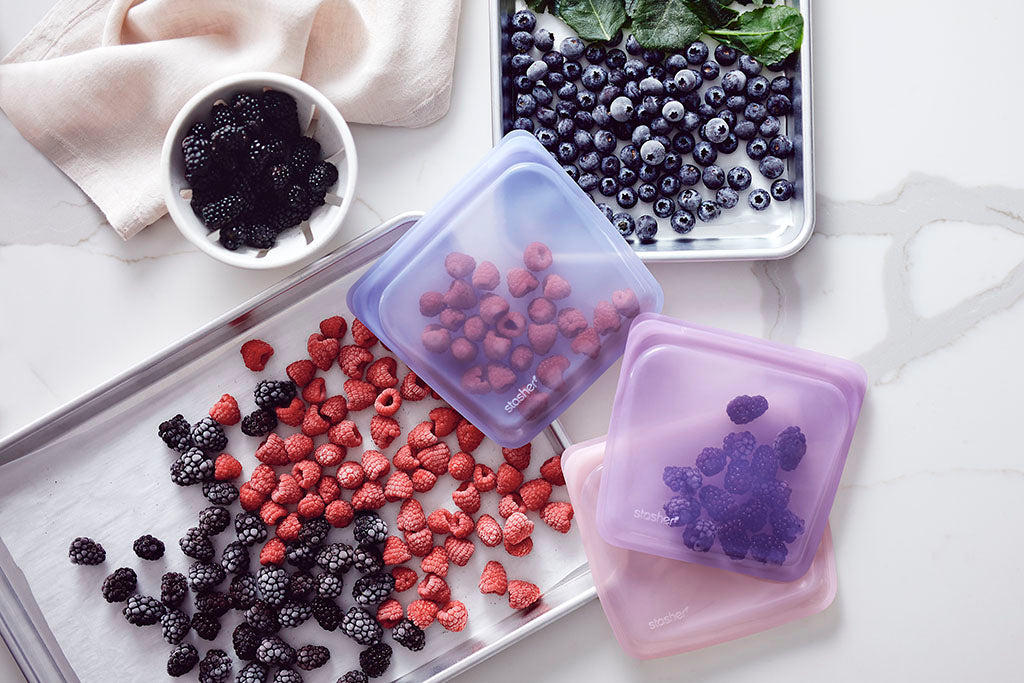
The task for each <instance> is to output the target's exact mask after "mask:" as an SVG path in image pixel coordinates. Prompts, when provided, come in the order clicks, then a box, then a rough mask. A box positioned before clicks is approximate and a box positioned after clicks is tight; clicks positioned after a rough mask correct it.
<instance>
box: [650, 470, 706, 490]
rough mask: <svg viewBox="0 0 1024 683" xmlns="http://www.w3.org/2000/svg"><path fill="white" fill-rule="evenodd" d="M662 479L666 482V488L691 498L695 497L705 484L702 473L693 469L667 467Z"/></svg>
mask: <svg viewBox="0 0 1024 683" xmlns="http://www.w3.org/2000/svg"><path fill="white" fill-rule="evenodd" d="M661 479H662V481H664V482H665V486H667V487H669V488H670V489H672V490H673V491H675V492H676V493H683V494H686V495H691V496H692V495H695V494H696V493H697V491H698V490H700V486H701V484H703V483H704V479H703V477H701V476H700V472H699V471H697V470H696V469H694V468H693V467H666V468H665V471H664V472H662V475H661Z"/></svg>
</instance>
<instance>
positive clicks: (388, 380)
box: [366, 356, 398, 389]
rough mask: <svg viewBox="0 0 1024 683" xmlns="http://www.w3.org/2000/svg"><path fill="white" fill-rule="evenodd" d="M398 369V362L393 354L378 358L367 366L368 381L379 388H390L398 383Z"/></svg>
mask: <svg viewBox="0 0 1024 683" xmlns="http://www.w3.org/2000/svg"><path fill="white" fill-rule="evenodd" d="M397 369H398V362H397V361H395V359H394V358H392V357H391V356H384V357H383V358H378V359H377V360H375V361H374V362H373V363H371V364H370V367H368V368H366V381H367V382H369V383H370V384H372V385H373V386H375V387H377V388H378V389H390V388H391V387H393V386H397V385H398V378H397V377H395V371H396V370H397Z"/></svg>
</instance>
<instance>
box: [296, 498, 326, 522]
mask: <svg viewBox="0 0 1024 683" xmlns="http://www.w3.org/2000/svg"><path fill="white" fill-rule="evenodd" d="M324 507H325V506H324V501H323V499H322V498H320V496H318V495H316V494H315V493H313V492H312V491H310V492H309V493H307V494H306V495H305V496H303V497H302V500H300V501H299V504H298V505H297V506H296V507H295V510H296V511H297V512H298V513H299V514H300V515H301V516H302V517H305V518H306V519H314V518H316V517H319V516H320V515H322V514H324Z"/></svg>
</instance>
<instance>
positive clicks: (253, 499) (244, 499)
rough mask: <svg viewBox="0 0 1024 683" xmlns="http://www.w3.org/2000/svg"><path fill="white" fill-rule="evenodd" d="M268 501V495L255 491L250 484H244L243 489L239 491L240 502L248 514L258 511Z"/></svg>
mask: <svg viewBox="0 0 1024 683" xmlns="http://www.w3.org/2000/svg"><path fill="white" fill-rule="evenodd" d="M266 499H267V494H265V493H260V492H259V491H257V490H255V489H254V488H253V487H252V484H250V483H249V482H246V483H244V484H242V488H240V489H239V490H238V502H239V503H240V504H241V506H242V509H243V510H245V511H247V512H253V511H255V510H258V509H259V507H260V505H262V504H263V503H264V501H266Z"/></svg>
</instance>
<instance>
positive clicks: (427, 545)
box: [404, 529, 434, 557]
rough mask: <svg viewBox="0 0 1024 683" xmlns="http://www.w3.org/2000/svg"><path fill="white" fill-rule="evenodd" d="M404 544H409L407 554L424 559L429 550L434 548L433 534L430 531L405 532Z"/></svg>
mask: <svg viewBox="0 0 1024 683" xmlns="http://www.w3.org/2000/svg"><path fill="white" fill-rule="evenodd" d="M404 534H405V542H406V543H408V544H409V552H410V553H412V554H413V555H415V556H416V557H426V556H427V553H429V552H430V549H431V548H433V547H434V534H432V533H431V532H430V529H420V530H419V531H406V532H404Z"/></svg>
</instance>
